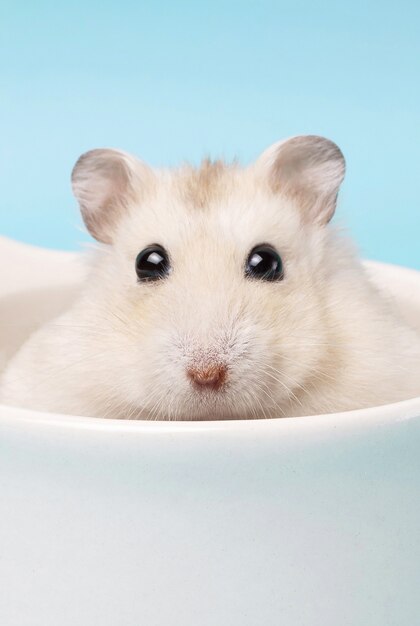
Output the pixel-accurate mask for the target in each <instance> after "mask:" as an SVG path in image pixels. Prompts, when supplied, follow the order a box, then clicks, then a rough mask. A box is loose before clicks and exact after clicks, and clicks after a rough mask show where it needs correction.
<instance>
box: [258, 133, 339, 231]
mask: <svg viewBox="0 0 420 626" xmlns="http://www.w3.org/2000/svg"><path fill="white" fill-rule="evenodd" d="M257 166H258V167H259V168H260V167H262V168H263V169H264V170H265V172H266V174H267V175H268V181H269V184H270V186H271V188H272V190H273V191H274V192H275V193H284V194H285V195H288V196H289V197H293V198H294V199H295V200H296V201H297V203H298V204H299V206H300V207H301V209H302V212H303V218H304V219H305V221H307V222H312V223H318V224H326V223H327V222H329V221H330V219H331V218H332V216H333V215H334V212H335V207H336V202H337V194H338V189H339V187H340V184H341V183H342V181H343V178H344V173H345V161H344V157H343V154H342V152H341V150H340V148H339V147H338V146H336V145H335V143H333V142H332V141H330V140H329V139H325V138H324V137H317V136H316V135H302V136H299V137H292V138H291V139H286V140H285V141H281V142H279V143H276V144H274V145H273V146H271V148H268V150H266V151H265V152H264V153H263V154H262V155H261V157H260V158H259V159H258V161H257Z"/></svg>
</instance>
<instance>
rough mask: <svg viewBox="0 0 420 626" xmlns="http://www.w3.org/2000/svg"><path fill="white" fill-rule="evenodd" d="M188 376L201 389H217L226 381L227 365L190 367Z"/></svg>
mask: <svg viewBox="0 0 420 626" xmlns="http://www.w3.org/2000/svg"><path fill="white" fill-rule="evenodd" d="M187 376H188V378H189V379H190V380H191V382H192V383H193V384H194V385H195V386H196V387H197V388H199V389H213V390H217V389H220V387H222V385H223V384H224V383H225V381H226V376H227V367H226V366H225V365H212V366H207V367H190V368H188V369H187Z"/></svg>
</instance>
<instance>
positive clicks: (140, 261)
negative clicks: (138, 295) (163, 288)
mask: <svg viewBox="0 0 420 626" xmlns="http://www.w3.org/2000/svg"><path fill="white" fill-rule="evenodd" d="M169 268H170V265H169V258H168V254H167V252H166V250H165V249H164V248H162V246H159V245H157V244H156V245H153V246H148V247H147V248H145V249H144V250H142V251H141V252H140V254H138V255H137V258H136V273H137V278H138V279H139V280H141V281H151V280H158V279H159V278H164V277H165V276H166V275H167V274H168V273H169Z"/></svg>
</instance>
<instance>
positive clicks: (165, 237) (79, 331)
mask: <svg viewBox="0 0 420 626" xmlns="http://www.w3.org/2000/svg"><path fill="white" fill-rule="evenodd" d="M268 167H269V166H266V169H267V168H268ZM263 169H264V168H261V161H260V162H259V164H258V166H257V167H251V168H248V169H245V170H242V169H240V168H233V169H232V170H231V171H230V173H229V181H228V183H227V184H226V193H224V194H222V195H221V196H220V195H219V196H217V197H216V198H215V199H213V201H210V202H209V206H206V208H205V209H200V208H197V209H192V208H191V207H187V206H186V204H185V202H184V201H183V200H182V197H181V196H180V194H179V193H178V192H177V190H178V188H179V184H180V183H179V178H180V177H181V176H182V172H181V173H180V172H174V173H171V172H160V173H159V172H156V173H155V174H154V177H155V179H156V181H157V182H156V184H155V185H154V186H153V190H152V191H150V193H146V194H144V198H143V200H142V201H141V202H140V201H139V200H137V201H134V200H132V201H131V202H129V203H128V207H127V210H126V212H125V214H124V215H123V216H122V217H121V219H120V220H119V222H118V226H117V227H116V230H115V232H113V234H112V244H111V245H107V246H101V247H100V248H99V249H98V253H97V256H96V259H95V262H94V264H93V267H92V269H91V272H90V277H89V279H88V281H87V284H86V289H85V292H84V294H83V296H82V297H81V299H80V300H79V301H78V302H77V303H76V304H75V305H74V307H73V308H72V309H71V310H70V311H68V312H67V313H65V314H64V315H63V316H61V317H60V318H59V319H57V320H54V322H52V323H51V324H49V325H47V326H46V327H44V328H42V329H41V330H40V331H38V332H37V333H35V334H34V335H33V336H32V338H31V339H30V340H29V341H28V342H27V343H26V344H25V345H24V346H23V347H22V349H21V350H20V351H19V353H18V354H17V355H16V357H15V358H14V359H13V360H12V362H11V363H10V364H9V367H8V368H7V370H6V372H5V374H4V377H3V383H2V388H1V400H2V401H3V402H5V403H9V404H16V405H20V406H25V407H30V408H32V409H39V410H47V411H54V412H62V413H74V414H80V415H91V416H103V417H118V418H127V419H130V418H136V419H137V418H144V419H186V420H192V419H228V418H256V417H274V416H276V417H279V416H282V415H287V416H297V415H305V414H317V413H328V412H333V411H342V410H348V409H356V408H362V407H367V406H372V405H377V404H385V403H389V402H394V401H397V400H402V399H406V398H410V397H414V396H417V395H420V339H419V337H418V336H417V335H416V334H415V333H414V331H413V330H411V329H409V328H408V327H406V326H405V325H404V324H403V322H402V321H401V320H400V319H398V317H397V315H396V314H395V312H394V311H393V310H392V306H391V305H390V304H389V303H387V302H386V301H385V300H384V299H383V298H382V296H381V295H380V294H379V293H378V292H377V291H376V289H375V288H374V287H373V286H372V285H371V284H370V282H369V281H368V278H367V276H366V274H365V272H364V270H363V268H362V266H361V265H360V263H359V261H358V260H357V258H356V256H355V254H354V252H353V249H352V247H351V246H350V245H349V243H348V242H347V241H345V240H344V239H343V238H342V237H341V235H340V234H339V233H337V232H336V231H335V229H334V228H332V227H331V226H327V225H323V224H322V223H319V221H317V220H316V219H313V221H312V222H308V220H307V219H305V218H304V216H303V215H302V210H301V207H299V206H298V205H297V203H296V199H293V198H290V197H288V196H287V195H285V194H282V193H273V192H272V190H270V189H269V185H268V184H266V183H265V182H264V175H263ZM321 170H322V168H321ZM320 175H321V176H322V173H321V174H320ZM338 178H339V177H338ZM338 178H337V177H336V178H335V179H334V180H335V181H336V184H337V186H338V184H339V180H338ZM321 210H322V207H320V211H321ZM152 243H159V244H160V245H162V246H164V247H165V248H166V250H167V251H168V252H169V254H170V258H171V264H172V272H171V274H170V276H169V277H168V278H167V279H164V280H161V281H159V282H157V283H151V284H142V283H140V284H139V283H138V282H137V280H136V274H135V270H134V261H135V258H136V256H137V254H138V253H139V251H140V250H142V249H143V248H145V247H146V246H148V245H150V244H152ZM258 243H270V244H271V245H273V246H274V247H275V248H276V249H277V250H278V251H279V252H280V254H281V256H282V258H283V261H284V268H285V278H284V280H283V281H282V282H278V283H277V282H273V283H270V282H263V281H259V280H250V279H249V278H246V277H245V275H244V267H245V261H246V258H247V256H248V254H249V252H250V250H251V249H252V248H253V247H254V246H255V245H256V244H258ZM220 361H222V362H223V363H225V364H226V365H227V367H228V381H227V385H226V386H225V387H224V388H223V389H221V390H220V391H212V390H209V391H204V392H203V391H198V390H196V389H194V388H193V386H192V385H191V383H190V381H189V379H188V376H187V374H186V370H187V367H190V366H191V365H192V366H194V365H195V366H196V365H197V364H198V365H200V366H202V365H211V364H212V363H214V362H220Z"/></svg>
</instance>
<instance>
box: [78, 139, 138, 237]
mask: <svg viewBox="0 0 420 626" xmlns="http://www.w3.org/2000/svg"><path fill="white" fill-rule="evenodd" d="M148 172H150V169H149V168H148V167H147V166H146V165H144V164H143V163H141V162H140V161H138V160H137V159H136V158H135V157H133V156H131V155H130V154H127V153H126V152H122V151H120V150H113V149H110V148H101V149H98V150H91V151H90V152H85V154H82V156H81V157H80V158H79V160H78V161H77V163H76V165H75V166H74V168H73V172H72V175H71V182H72V188H73V194H74V195H75V197H76V199H77V201H78V203H79V206H80V211H81V214H82V217H83V220H84V222H85V224H86V227H87V229H88V231H89V232H90V234H91V235H92V236H93V237H95V239H97V240H98V241H101V242H103V243H112V239H113V235H114V232H115V228H116V225H117V223H118V220H119V218H120V216H121V215H122V214H123V213H124V210H125V207H126V205H127V203H128V202H129V201H130V200H134V199H135V198H136V197H137V196H138V193H139V189H141V186H142V182H143V181H144V178H145V176H146V175H147V173H148Z"/></svg>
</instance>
